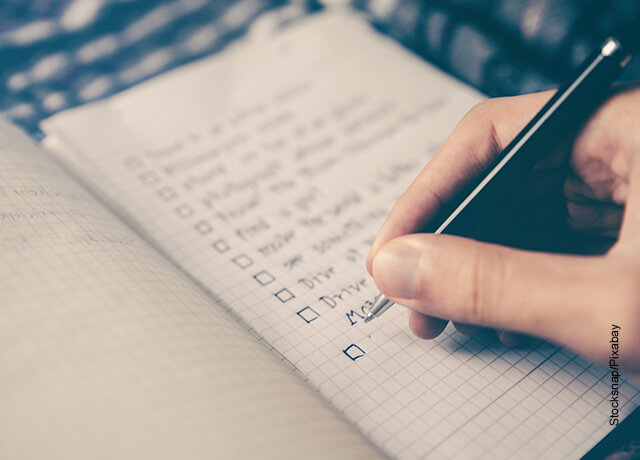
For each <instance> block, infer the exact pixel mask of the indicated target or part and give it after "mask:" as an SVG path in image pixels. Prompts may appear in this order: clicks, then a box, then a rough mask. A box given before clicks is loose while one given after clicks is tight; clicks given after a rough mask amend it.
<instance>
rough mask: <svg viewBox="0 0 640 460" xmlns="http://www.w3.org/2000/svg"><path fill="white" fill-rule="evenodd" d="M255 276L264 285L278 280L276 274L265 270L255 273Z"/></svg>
mask: <svg viewBox="0 0 640 460" xmlns="http://www.w3.org/2000/svg"><path fill="white" fill-rule="evenodd" d="M253 278H254V279H255V280H256V281H257V282H258V283H260V284H261V285H262V286H266V285H267V284H269V283H272V282H274V281H275V280H276V278H275V276H273V275H272V274H271V273H269V272H267V271H264V270H262V271H261V272H258V273H256V274H255V275H253Z"/></svg>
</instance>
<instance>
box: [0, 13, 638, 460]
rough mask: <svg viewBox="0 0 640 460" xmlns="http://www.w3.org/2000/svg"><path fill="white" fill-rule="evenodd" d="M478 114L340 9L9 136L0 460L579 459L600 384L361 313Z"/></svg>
mask: <svg viewBox="0 0 640 460" xmlns="http://www.w3.org/2000/svg"><path fill="white" fill-rule="evenodd" d="M140 65H141V66H144V65H145V63H144V62H141V63H140ZM480 100H482V96H481V95H480V94H478V93H477V92H475V91H474V90H472V89H470V88H469V87H467V86H465V85H463V84H461V83H460V82H458V81H456V80H454V79H452V78H451V77H449V76H447V75H445V74H443V73H441V72H440V71H438V70H437V69H435V68H433V67H431V66H430V65H428V64H426V63H424V62H423V61H421V60H420V59H418V58H416V57H415V56H413V55H412V54H410V53H409V52H408V51H406V50H404V49H402V48H401V47H399V46H398V45H397V44H395V43H394V42H393V41H391V40H390V39H387V38H385V37H383V36H381V35H379V34H378V33H377V32H376V31H375V30H373V29H372V28H371V27H370V26H368V25H367V23H366V22H365V21H364V20H362V19H361V18H359V17H358V16H356V15H354V14H352V13H351V12H349V11H342V10H338V11H329V12H324V13H319V14H316V15H314V16H311V17H309V18H306V19H304V20H302V21H298V22H295V23H293V24H291V25H289V26H288V27H287V28H286V29H284V30H283V31H281V32H278V33H277V34H276V35H275V36H273V37H271V38H269V39H267V40H264V39H262V37H260V36H259V34H258V35H257V36H256V35H250V36H249V37H247V38H246V39H243V40H242V41H240V42H238V43H237V44H236V45H234V46H231V47H229V48H227V49H226V50H225V51H224V52H221V53H219V54H217V55H215V56H213V57H210V58H206V59H203V60H201V61H198V62H195V63H193V64H189V65H187V66H185V67H182V68H179V69H177V70H174V71H171V72H169V73H167V74H164V75H162V76H159V77H155V78H153V79H150V80H148V81H147V82H145V83H143V84H141V85H139V86H137V87H134V88H132V89H130V90H127V91H125V92H122V93H120V94H117V95H115V96H113V97H110V98H108V99H105V100H102V101H99V102H95V103H92V104H89V105H86V106H83V107H80V108H77V109H72V110H69V111H67V112H62V113H60V114H58V115H55V116H54V117H52V118H50V119H48V120H45V121H44V122H43V123H42V125H41V128H42V130H43V132H44V133H45V134H46V137H45V139H44V141H43V142H42V145H41V146H35V145H34V144H33V143H32V142H31V141H30V140H29V139H28V138H27V137H26V136H25V135H24V134H22V133H20V132H19V131H17V129H16V128H13V127H11V126H8V125H6V124H2V125H1V126H0V129H2V135H1V136H0V142H1V144H0V145H1V146H2V148H1V149H0V174H1V176H2V177H1V178H0V183H1V184H2V193H0V200H1V201H0V203H2V207H1V208H0V209H1V210H2V214H0V216H1V218H2V221H3V231H2V233H1V235H0V244H1V245H2V249H3V262H2V264H0V266H1V267H2V268H1V270H2V272H1V275H2V276H0V288H1V289H0V305H1V307H0V312H1V313H0V314H1V315H2V320H1V321H0V345H1V346H0V366H1V367H0V368H1V369H3V372H2V373H1V374H0V376H1V377H0V379H1V380H0V382H1V385H2V389H3V394H4V395H5V397H4V398H3V399H4V400H5V402H4V403H3V410H2V411H0V430H1V431H2V433H3V438H4V440H3V442H2V443H1V444H0V457H2V458H42V457H47V458H59V457H60V458H62V457H64V458H72V457H83V458H84V457H88V458H258V457H259V458H384V457H391V458H397V459H412V458H425V457H429V458H492V459H494V458H514V457H517V458H579V457H580V456H581V455H582V454H584V453H586V452H587V451H588V450H589V449H590V448H591V447H592V446H593V445H595V444H596V443H597V442H598V441H599V440H600V439H601V438H602V437H603V436H605V435H606V434H607V433H608V432H609V431H610V429H611V426H610V425H609V416H610V412H611V405H610V403H609V397H610V392H611V381H610V372H609V370H608V369H606V368H602V367H599V366H596V365H594V364H592V363H589V362H587V361H585V360H584V359H582V358H580V357H579V356H576V355H575V354H573V353H572V352H570V351H568V350H566V349H564V348H561V347H556V346H554V345H551V344H545V343H540V344H537V345H535V346H534V347H532V348H526V349H508V348H504V347H502V346H501V345H499V344H498V343H496V342H494V341H492V340H491V339H490V338H488V337H484V336H478V337H466V336H463V335H461V334H459V333H457V332H455V331H454V330H453V329H452V328H448V329H447V330H446V331H445V333H444V334H443V335H442V336H441V337H440V338H438V339H436V340H433V341H422V340H419V339H417V338H415V337H413V335H412V334H411V333H410V331H409V330H408V328H407V326H406V311H405V310H404V309H403V308H400V307H396V308H393V309H392V310H390V311H389V312H388V313H386V314H385V315H384V316H383V317H382V318H380V319H379V320H376V321H373V322H371V323H368V324H366V325H365V324H364V323H363V318H364V316H365V314H366V312H367V310H368V307H369V306H370V305H371V303H372V301H373V299H374V297H375V295H376V294H377V291H376V287H375V284H374V283H373V281H372V280H371V279H370V277H369V276H368V274H367V273H366V270H365V267H364V258H365V256H366V254H367V251H368V248H369V247H370V245H371V243H372V241H373V238H374V237H375V235H376V233H377V230H378V228H379V226H380V225H381V223H382V220H383V219H384V217H385V216H386V213H387V212H388V210H389V209H390V207H391V205H392V204H393V203H394V201H395V200H396V199H397V197H398V196H399V195H400V194H401V193H402V191H403V190H404V188H405V187H406V186H407V185H408V183H409V182H410V180H411V179H412V178H413V177H414V176H415V175H416V174H417V172H418V171H419V170H420V169H421V168H422V167H423V166H424V164H425V163H426V162H427V161H428V160H429V158H430V157H431V155H432V154H433V153H434V152H435V150H436V149H437V148H438V147H439V145H440V144H441V143H442V142H443V140H444V139H445V138H446V136H447V134H448V133H449V132H450V130H451V129H452V128H453V126H454V125H455V123H456V122H457V121H458V120H459V119H460V117H461V116H462V115H463V114H464V113H465V112H466V111H467V110H468V109H469V108H470V107H471V106H473V105H474V104H476V103H477V102H478V101H480ZM45 150H46V152H45ZM605 342H606V343H603V346H607V347H608V346H609V344H608V340H606V341H605ZM620 389H621V393H622V396H621V397H620V408H619V410H620V413H619V416H620V418H621V419H622V418H624V417H625V416H626V415H627V414H629V413H630V412H631V411H632V410H633V408H634V407H635V406H636V405H637V404H638V402H639V401H640V391H639V390H640V389H639V388H638V387H637V386H634V384H632V383H631V382H628V381H624V382H623V383H622V384H621V385H620Z"/></svg>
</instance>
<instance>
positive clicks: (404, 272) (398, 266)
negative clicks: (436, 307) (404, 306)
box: [373, 242, 420, 299]
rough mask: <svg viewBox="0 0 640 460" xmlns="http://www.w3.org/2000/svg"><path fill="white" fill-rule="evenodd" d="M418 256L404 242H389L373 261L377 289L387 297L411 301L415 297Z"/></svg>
mask: <svg viewBox="0 0 640 460" xmlns="http://www.w3.org/2000/svg"><path fill="white" fill-rule="evenodd" d="M419 258H420V254H419V253H418V251H417V250H416V249H414V248H413V247H412V246H410V245H408V244H406V243H404V242H397V243H396V242H391V243H389V244H387V245H385V246H383V247H382V249H380V251H378V253H377V254H376V258H375V259H374V260H373V267H374V268H373V274H374V277H375V280H376V283H377V284H378V287H379V288H380V289H381V290H382V292H384V293H385V294H386V295H387V296H389V297H403V298H405V299H412V298H414V297H415V296H416V286H417V280H418V262H419Z"/></svg>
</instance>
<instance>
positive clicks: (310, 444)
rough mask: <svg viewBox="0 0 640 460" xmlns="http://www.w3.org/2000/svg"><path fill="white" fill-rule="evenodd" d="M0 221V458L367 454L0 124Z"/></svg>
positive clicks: (279, 367)
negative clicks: (0, 256) (0, 251)
mask: <svg viewBox="0 0 640 460" xmlns="http://www.w3.org/2000/svg"><path fill="white" fill-rule="evenodd" d="M0 221H1V222H2V231H1V232H0V248H1V249H2V260H1V262H0V400H1V405H2V409H1V410H0V433H2V442H0V458H3V459H30V458H33V459H42V458H47V459H57V458H60V459H63V458H64V459H69V458H91V459H116V458H117V459H124V458H127V459H128V458H131V459H144V458H148V459H160V458H167V459H176V458H190V459H192V458H193V459H196V458H202V459H204V458H207V459H209V458H270V459H281V458H293V459H299V458H317V459H325V458H333V457H337V458H356V457H357V458H362V459H365V458H366V459H369V458H372V457H373V458H377V457H380V455H381V454H379V453H378V452H377V451H376V449H375V448H374V447H373V446H372V445H371V444H370V443H369V442H368V441H367V440H366V439H365V438H364V437H362V436H361V435H360V434H359V433H357V431H356V430H354V429H353V428H352V427H351V426H350V425H349V424H348V423H347V422H346V421H344V420H342V419H340V418H339V417H338V416H337V414H336V413H335V412H334V411H332V410H330V408H328V407H327V406H326V404H325V403H324V402H323V401H322V400H321V398H320V397H318V395H317V394H313V392H311V391H310V390H309V389H308V388H307V387H306V386H305V385H304V384H303V383H302V382H301V381H300V379H299V378H298V377H297V376H295V375H294V373H293V372H291V370H290V369H288V368H286V367H285V366H284V365H283V364H282V363H281V362H279V361H278V360H277V359H274V356H273V355H272V354H271V353H269V352H268V351H267V350H266V348H265V347H264V346H263V345H261V344H260V343H258V340H257V339H256V338H255V337H254V336H251V335H249V334H248V333H247V331H246V330H243V329H242V328H240V327H239V326H238V324H237V323H236V322H235V321H233V320H232V319H231V318H230V317H229V315H228V314H227V313H226V312H225V311H223V310H222V309H221V308H220V307H219V306H216V305H215V304H213V303H212V302H211V300H210V299H209V298H207V297H206V296H204V294H202V293H201V291H200V290H199V289H197V288H196V287H195V286H194V285H193V283H192V282H191V281H190V280H188V279H187V278H186V277H185V276H184V275H183V274H182V273H181V272H180V271H179V270H177V269H176V268H175V266H173V265H172V264H170V263H169V262H168V261H167V260H166V259H164V258H163V257H162V256H161V255H159V254H158V253H157V252H156V251H154V250H153V249H151V248H150V246H149V245H148V244H146V243H145V242H144V241H142V240H141V239H140V238H139V237H138V236H137V235H136V234H135V233H133V232H132V231H131V230H130V229H129V228H128V227H126V226H124V224H122V223H120V222H119V221H118V220H116V219H115V218H114V217H113V216H112V215H111V214H110V213H109V212H108V211H107V210H106V209H105V208H104V207H103V206H102V205H101V204H99V203H98V202H97V201H95V200H94V199H93V198H92V196H91V195H89V194H88V193H87V192H86V191H85V190H83V189H82V188H80V187H79V186H78V185H77V184H75V183H74V182H73V181H72V179H70V177H69V176H68V175H67V174H65V173H64V172H63V171H61V170H60V169H59V167H58V166H57V165H56V164H54V163H53V162H52V160H51V159H50V158H49V157H48V156H46V155H45V154H43V153H42V152H41V151H40V150H39V149H38V147H37V146H36V145H35V144H33V142H32V141H31V140H29V139H28V138H27V136H26V135H25V134H23V133H22V132H20V131H19V130H18V129H17V128H14V127H11V126H9V125H8V124H7V123H6V122H0Z"/></svg>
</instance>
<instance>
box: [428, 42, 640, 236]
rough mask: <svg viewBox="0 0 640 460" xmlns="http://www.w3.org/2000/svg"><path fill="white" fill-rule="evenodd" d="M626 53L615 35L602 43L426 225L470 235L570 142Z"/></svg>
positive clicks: (606, 91) (606, 89)
mask: <svg viewBox="0 0 640 460" xmlns="http://www.w3.org/2000/svg"><path fill="white" fill-rule="evenodd" d="M629 57H630V55H629V54H628V52H627V51H626V50H625V49H624V48H623V46H622V45H621V44H620V43H619V42H618V41H617V40H615V39H608V40H606V41H605V43H604V44H603V46H602V47H601V49H600V50H599V51H598V52H597V53H596V54H595V55H594V56H592V57H591V58H590V59H588V60H587V61H586V62H585V64H583V66H582V67H581V68H580V69H579V70H578V71H577V72H576V73H575V75H574V76H573V78H572V79H571V80H570V81H569V83H567V84H565V85H563V86H562V87H560V88H559V89H558V91H557V92H556V93H555V94H554V95H553V96H552V97H551V99H550V100H549V101H548V102H547V103H546V104H545V106H544V107H543V108H542V109H541V110H540V111H539V112H538V113H537V115H536V116H535V117H534V118H533V119H532V120H531V121H530V122H529V123H528V124H527V125H526V126H525V128H524V129H523V130H522V131H521V132H520V133H519V134H518V135H517V136H516V137H515V139H513V141H511V143H509V145H508V146H507V147H506V148H505V149H504V150H503V151H502V152H501V153H500V154H499V155H498V156H497V158H496V159H495V160H494V161H493V162H492V163H491V164H490V165H489V166H488V167H487V168H486V169H485V170H484V172H483V173H481V174H479V175H478V179H477V180H476V182H475V183H472V184H471V185H470V186H467V187H466V188H465V189H464V190H461V191H460V194H459V195H458V196H459V197H460V198H459V199H457V200H454V201H453V205H452V206H450V207H448V208H447V209H443V212H442V213H441V214H440V216H446V217H445V218H442V219H435V220H434V221H432V222H431V224H430V225H429V227H428V228H426V229H425V230H426V231H428V232H435V233H446V234H452V235H459V236H468V237H473V234H470V231H471V229H472V228H474V227H477V224H478V223H479V222H483V221H486V220H487V219H488V218H490V217H491V214H492V213H493V212H494V211H495V210H496V208H497V207H498V205H499V203H501V202H504V200H505V199H506V198H507V197H508V195H509V194H510V193H511V191H512V190H513V189H514V188H515V187H516V186H517V185H518V183H519V182H521V181H522V180H523V179H524V178H525V176H526V174H527V173H528V172H530V171H531V170H532V169H533V167H534V166H535V165H536V164H537V163H538V162H539V161H540V160H541V159H542V158H543V157H544V156H545V155H546V154H547V153H549V151H550V150H551V149H555V148H556V147H557V146H558V145H561V144H563V143H564V142H570V141H571V140H572V139H573V137H575V136H576V134H577V132H578V131H579V129H580V128H581V127H582V126H583V125H584V123H585V122H586V121H587V120H588V119H589V118H590V117H591V115H592V114H593V113H594V112H595V110H596V109H597V108H598V107H599V106H600V105H601V104H602V102H603V101H604V100H605V99H606V98H607V96H608V95H609V94H610V86H611V84H612V83H613V82H614V81H615V80H616V79H617V78H618V76H619V75H620V73H621V72H622V70H623V68H624V66H625V65H626V63H627V62H628V60H629Z"/></svg>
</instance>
